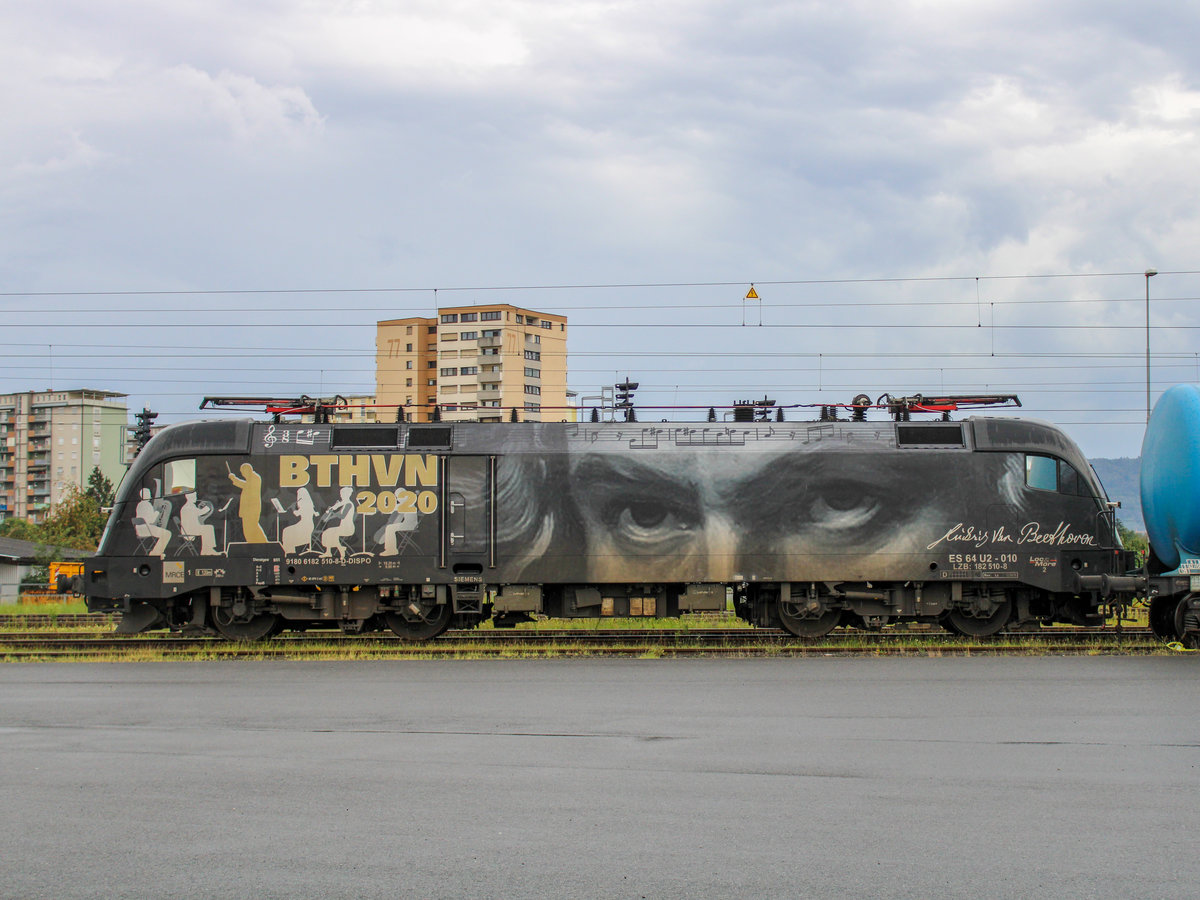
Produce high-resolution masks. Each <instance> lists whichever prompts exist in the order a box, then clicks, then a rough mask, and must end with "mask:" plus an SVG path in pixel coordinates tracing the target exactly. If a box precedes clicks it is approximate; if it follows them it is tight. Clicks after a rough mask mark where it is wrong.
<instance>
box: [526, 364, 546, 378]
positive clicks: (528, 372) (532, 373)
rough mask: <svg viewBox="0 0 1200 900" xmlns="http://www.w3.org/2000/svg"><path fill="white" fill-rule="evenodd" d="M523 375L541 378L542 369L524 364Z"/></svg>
mask: <svg viewBox="0 0 1200 900" xmlns="http://www.w3.org/2000/svg"><path fill="white" fill-rule="evenodd" d="M525 377H526V378H541V377H542V370H541V369H531V368H530V367H529V366H526V367H525Z"/></svg>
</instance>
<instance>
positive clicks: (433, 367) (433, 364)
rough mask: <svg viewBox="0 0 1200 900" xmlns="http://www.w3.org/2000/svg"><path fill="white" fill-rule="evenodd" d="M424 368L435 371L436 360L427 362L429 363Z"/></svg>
mask: <svg viewBox="0 0 1200 900" xmlns="http://www.w3.org/2000/svg"><path fill="white" fill-rule="evenodd" d="M425 368H427V369H436V368H437V360H436V359H431V360H429V362H427V363H425Z"/></svg>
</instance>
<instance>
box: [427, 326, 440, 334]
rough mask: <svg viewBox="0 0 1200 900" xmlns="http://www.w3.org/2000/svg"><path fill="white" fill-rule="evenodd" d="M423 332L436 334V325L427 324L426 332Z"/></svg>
mask: <svg viewBox="0 0 1200 900" xmlns="http://www.w3.org/2000/svg"><path fill="white" fill-rule="evenodd" d="M425 333H426V334H437V326H436V325H430V326H429V327H428V328H427V329H426V332H425Z"/></svg>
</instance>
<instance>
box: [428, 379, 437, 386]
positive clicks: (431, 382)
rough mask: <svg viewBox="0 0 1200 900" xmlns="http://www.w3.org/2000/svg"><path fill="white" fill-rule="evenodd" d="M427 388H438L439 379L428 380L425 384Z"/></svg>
mask: <svg viewBox="0 0 1200 900" xmlns="http://www.w3.org/2000/svg"><path fill="white" fill-rule="evenodd" d="M425 386H426V387H436V386H437V379H436V378H430V379H427V380H426V382H425Z"/></svg>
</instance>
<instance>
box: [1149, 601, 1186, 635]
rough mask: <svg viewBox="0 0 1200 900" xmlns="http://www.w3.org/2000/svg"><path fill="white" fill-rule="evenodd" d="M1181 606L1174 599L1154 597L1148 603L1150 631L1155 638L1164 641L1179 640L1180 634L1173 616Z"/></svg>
mask: <svg viewBox="0 0 1200 900" xmlns="http://www.w3.org/2000/svg"><path fill="white" fill-rule="evenodd" d="M1181 605H1182V604H1181V603H1180V602H1179V601H1178V600H1176V599H1175V598H1174V597H1155V598H1154V599H1153V600H1151V601H1150V630H1151V631H1153V632H1154V636H1155V637H1157V638H1159V639H1160V640H1164V641H1177V640H1179V634H1180V632H1179V630H1178V629H1177V628H1176V624H1175V614H1176V612H1178V610H1179V607H1180V606H1181ZM1180 624H1182V619H1181V620H1180Z"/></svg>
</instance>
